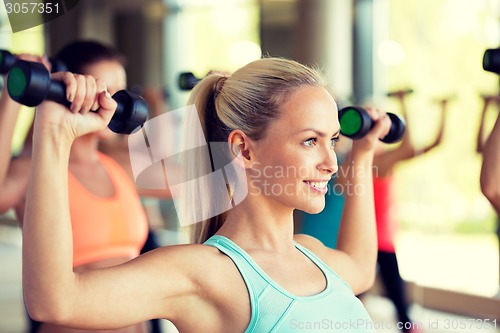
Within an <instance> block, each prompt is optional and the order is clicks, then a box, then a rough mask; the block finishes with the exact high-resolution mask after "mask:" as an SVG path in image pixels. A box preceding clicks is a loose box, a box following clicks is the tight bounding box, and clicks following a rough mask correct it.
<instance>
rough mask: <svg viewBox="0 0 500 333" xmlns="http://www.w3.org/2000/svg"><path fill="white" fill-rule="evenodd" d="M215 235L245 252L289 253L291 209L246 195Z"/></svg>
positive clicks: (291, 221)
mask: <svg viewBox="0 0 500 333" xmlns="http://www.w3.org/2000/svg"><path fill="white" fill-rule="evenodd" d="M217 234H220V235H223V236H226V237H228V238H231V239H232V240H233V241H235V242H236V243H237V244H238V245H239V246H241V247H242V248H244V249H245V250H251V249H260V250H273V251H290V250H293V249H295V247H294V244H293V209H292V208H290V207H284V206H283V205H281V204H280V203H278V202H277V201H276V200H274V199H271V198H269V197H265V196H252V195H248V196H247V197H246V198H245V200H243V201H242V202H241V203H240V204H238V205H236V206H235V207H234V208H232V209H231V210H230V211H229V212H228V216H227V218H226V221H225V222H224V224H223V226H222V227H221V228H220V230H219V231H218V232H217Z"/></svg>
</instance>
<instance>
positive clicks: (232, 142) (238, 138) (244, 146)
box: [227, 130, 251, 167]
mask: <svg viewBox="0 0 500 333" xmlns="http://www.w3.org/2000/svg"><path fill="white" fill-rule="evenodd" d="M227 141H228V143H229V150H230V152H231V156H232V158H233V159H235V158H236V157H238V155H239V154H240V153H241V156H242V157H243V161H244V163H245V167H246V166H248V165H249V163H250V162H251V157H250V156H251V154H250V149H251V148H250V146H251V139H250V138H249V137H248V136H247V135H246V134H245V133H243V131H242V130H234V131H232V132H231V133H229V137H228V139H227Z"/></svg>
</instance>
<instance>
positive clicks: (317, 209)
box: [302, 202, 325, 214]
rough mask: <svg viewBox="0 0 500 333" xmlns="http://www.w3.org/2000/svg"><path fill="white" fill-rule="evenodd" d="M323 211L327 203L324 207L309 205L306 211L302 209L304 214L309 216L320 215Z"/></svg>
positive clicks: (305, 208)
mask: <svg viewBox="0 0 500 333" xmlns="http://www.w3.org/2000/svg"><path fill="white" fill-rule="evenodd" d="M323 209H325V203H324V202H323V204H322V205H314V206H313V205H309V206H307V207H304V209H302V210H303V211H304V212H306V213H308V214H319V213H321V212H322V211H323Z"/></svg>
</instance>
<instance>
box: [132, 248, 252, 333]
mask: <svg viewBox="0 0 500 333" xmlns="http://www.w3.org/2000/svg"><path fill="white" fill-rule="evenodd" d="M149 253H151V254H149ZM142 257H146V258H144V259H145V262H146V261H149V264H148V265H147V267H149V270H150V271H149V272H150V273H151V274H153V276H156V277H157V278H158V279H157V281H163V282H160V283H163V284H164V281H175V284H174V285H175V288H176V291H173V290H170V291H168V294H170V295H172V294H177V295H178V297H174V298H173V299H174V300H175V303H174V304H173V306H169V305H172V304H165V307H166V308H168V307H170V308H171V309H175V310H174V312H173V313H172V314H171V318H172V319H173V321H174V323H175V324H176V326H177V327H178V328H179V330H181V329H183V330H185V331H195V332H200V331H202V330H203V329H202V328H204V329H207V328H211V329H207V330H206V331H224V330H225V329H227V328H228V327H231V328H234V330H233V329H231V331H240V330H241V331H242V330H244V327H243V326H244V324H245V323H246V324H247V321H245V320H244V321H243V322H242V318H245V317H248V320H249V314H248V309H249V307H250V303H249V299H248V297H236V298H235V295H245V294H247V293H248V292H247V289H246V286H245V283H244V282H243V279H242V278H241V275H240V273H239V271H238V269H237V268H236V266H235V265H234V263H233V262H232V260H231V259H230V258H229V257H228V256H226V255H225V254H223V253H221V252H220V251H219V250H218V249H217V248H215V247H211V246H208V245H201V244H190V245H174V246H167V247H163V248H159V249H156V250H153V251H151V252H148V253H146V254H145V255H143V256H142ZM147 257H149V258H147ZM151 269H152V270H154V271H151ZM194 308H196V309H197V311H192V309H194Z"/></svg>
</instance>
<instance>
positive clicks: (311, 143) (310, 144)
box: [304, 138, 316, 147]
mask: <svg viewBox="0 0 500 333" xmlns="http://www.w3.org/2000/svg"><path fill="white" fill-rule="evenodd" d="M315 143H316V139H315V138H310V139H307V140H306V141H304V146H306V147H313V146H314V144H315Z"/></svg>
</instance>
